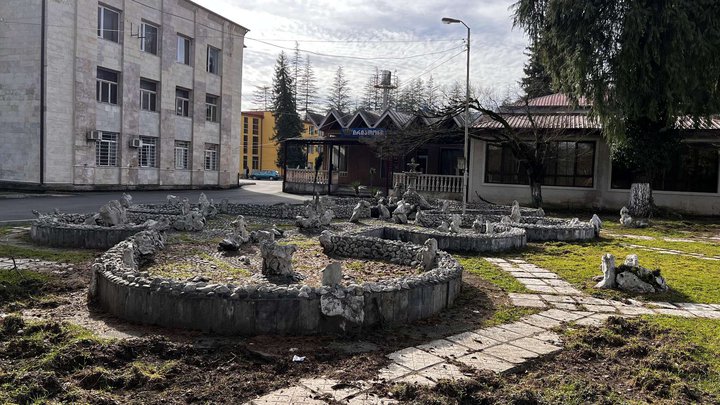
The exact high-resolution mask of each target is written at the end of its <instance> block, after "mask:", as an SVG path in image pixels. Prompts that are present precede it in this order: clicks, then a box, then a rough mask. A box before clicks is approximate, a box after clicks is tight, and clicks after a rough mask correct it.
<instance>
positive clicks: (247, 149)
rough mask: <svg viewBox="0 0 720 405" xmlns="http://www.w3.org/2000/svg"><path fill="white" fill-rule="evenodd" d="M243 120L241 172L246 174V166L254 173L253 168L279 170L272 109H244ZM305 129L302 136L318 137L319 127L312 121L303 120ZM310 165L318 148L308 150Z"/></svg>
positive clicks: (241, 117) (241, 116) (310, 165)
mask: <svg viewBox="0 0 720 405" xmlns="http://www.w3.org/2000/svg"><path fill="white" fill-rule="evenodd" d="M240 120H241V122H242V138H241V139H240V173H241V174H242V175H244V174H245V168H247V169H248V170H249V173H252V171H253V170H277V171H279V172H281V171H282V170H281V168H280V167H278V165H277V153H278V145H277V143H275V141H274V140H273V139H272V138H273V136H274V134H275V117H274V116H273V114H272V112H271V111H243V112H242V114H241V115H240ZM303 126H304V128H305V130H304V131H303V133H302V135H301V136H302V137H303V138H305V137H316V136H317V135H318V132H317V128H316V127H315V125H314V124H313V123H312V122H310V121H303ZM308 152H309V153H308V159H307V160H308V165H309V166H307V167H312V165H313V164H314V162H315V157H316V156H317V150H314V149H313V150H311V151H308Z"/></svg>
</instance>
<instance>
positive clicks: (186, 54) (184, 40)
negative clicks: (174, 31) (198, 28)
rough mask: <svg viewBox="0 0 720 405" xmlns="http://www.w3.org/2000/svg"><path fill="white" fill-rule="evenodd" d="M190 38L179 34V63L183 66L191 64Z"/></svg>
mask: <svg viewBox="0 0 720 405" xmlns="http://www.w3.org/2000/svg"><path fill="white" fill-rule="evenodd" d="M191 42H192V41H191V40H190V38H188V37H186V36H185V35H180V34H178V38H177V62H178V63H182V64H183V65H189V64H190V44H191Z"/></svg>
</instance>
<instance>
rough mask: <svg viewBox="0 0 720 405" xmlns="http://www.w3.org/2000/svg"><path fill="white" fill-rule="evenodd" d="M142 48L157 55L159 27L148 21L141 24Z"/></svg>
mask: <svg viewBox="0 0 720 405" xmlns="http://www.w3.org/2000/svg"><path fill="white" fill-rule="evenodd" d="M140 50H141V51H143V52H147V53H151V54H153V55H157V53H158V27H156V26H154V25H152V24H149V23H146V22H143V23H142V24H140Z"/></svg>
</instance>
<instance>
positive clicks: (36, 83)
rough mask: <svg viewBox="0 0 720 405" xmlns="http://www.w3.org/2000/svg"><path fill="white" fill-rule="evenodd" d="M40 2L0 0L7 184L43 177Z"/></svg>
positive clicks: (0, 162)
mask: <svg viewBox="0 0 720 405" xmlns="http://www.w3.org/2000/svg"><path fill="white" fill-rule="evenodd" d="M41 4H42V2H41V0H3V1H1V2H0V16H1V17H2V19H3V20H4V21H3V22H0V180H4V181H9V182H20V183H38V182H39V181H40V90H41V89H40V88H41V86H40V68H41V66H42V62H41V45H42V38H41V36H42V29H41V10H42V8H41V7H42V6H41ZM17 22H22V24H18V23H17Z"/></svg>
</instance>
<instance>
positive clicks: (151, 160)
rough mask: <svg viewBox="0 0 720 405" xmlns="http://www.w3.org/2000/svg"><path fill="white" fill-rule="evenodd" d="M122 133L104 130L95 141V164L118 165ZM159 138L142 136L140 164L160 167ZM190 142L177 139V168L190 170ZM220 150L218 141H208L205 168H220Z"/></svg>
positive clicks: (139, 155) (214, 169) (141, 165)
mask: <svg viewBox="0 0 720 405" xmlns="http://www.w3.org/2000/svg"><path fill="white" fill-rule="evenodd" d="M119 139H120V134H118V133H117V132H106V131H102V135H101V136H100V138H99V139H98V140H97V141H96V142H95V165H96V166H106V167H107V166H109V167H112V166H118V150H119V149H118V142H119ZM157 142H158V140H157V138H155V137H151V136H141V137H140V144H139V147H138V166H140V167H158V147H157ZM190 150H191V147H190V142H188V141H175V169H178V170H189V169H190V168H191V167H190V162H191V160H190ZM218 151H219V146H218V144H216V143H206V144H205V150H204V161H203V166H204V168H205V170H211V171H217V170H218Z"/></svg>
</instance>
